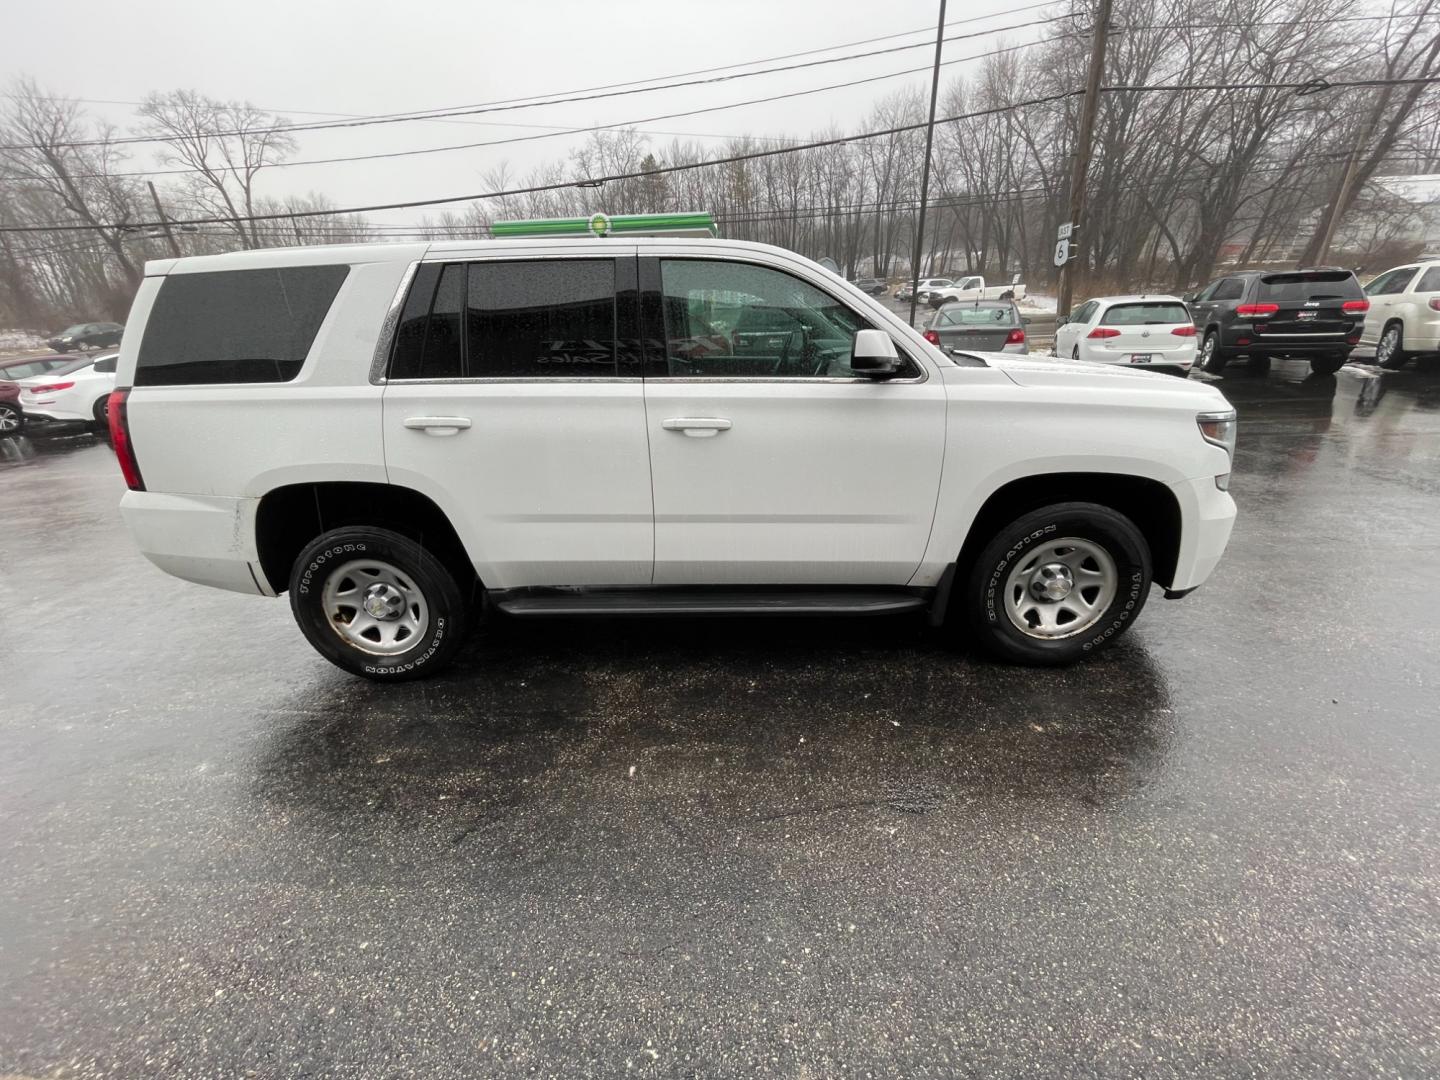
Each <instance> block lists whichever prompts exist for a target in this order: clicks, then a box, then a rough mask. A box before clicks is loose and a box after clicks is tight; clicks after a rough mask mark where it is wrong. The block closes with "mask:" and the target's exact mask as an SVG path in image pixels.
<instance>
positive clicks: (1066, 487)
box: [954, 472, 1182, 587]
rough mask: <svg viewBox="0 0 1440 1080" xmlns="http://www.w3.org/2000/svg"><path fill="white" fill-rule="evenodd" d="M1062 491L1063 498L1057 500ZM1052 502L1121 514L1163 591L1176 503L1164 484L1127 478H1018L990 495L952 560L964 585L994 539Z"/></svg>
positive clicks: (1176, 529)
mask: <svg viewBox="0 0 1440 1080" xmlns="http://www.w3.org/2000/svg"><path fill="white" fill-rule="evenodd" d="M1057 491H1063V492H1064V493H1065V494H1064V498H1063V499H1060V498H1057V497H1056V492H1057ZM1056 502H1092V503H1098V504H1099V505H1101V506H1105V507H1108V508H1110V509H1112V510H1114V511H1116V512H1117V513H1120V514H1124V515H1125V516H1126V517H1127V518H1129V519H1130V520H1131V521H1132V522H1134V523H1135V527H1136V528H1137V529H1139V530H1140V533H1141V535H1142V536H1144V537H1145V542H1146V544H1148V545H1149V547H1150V560H1151V567H1152V570H1153V573H1154V580H1155V581H1156V582H1157V583H1158V584H1159V585H1161V586H1165V587H1168V586H1169V585H1170V583H1171V582H1172V581H1173V580H1174V578H1175V567H1176V564H1177V563H1178V561H1179V558H1180V538H1181V527H1182V524H1181V516H1180V503H1179V501H1178V500H1177V499H1176V498H1175V493H1174V492H1173V491H1171V490H1170V488H1169V486H1168V485H1166V484H1165V483H1163V482H1161V481H1159V480H1155V479H1153V478H1151V477H1148V476H1136V475H1134V474H1131V473H1100V472H1067V473H1041V474H1036V475H1031V476H1022V477H1019V478H1017V479H1014V480H1011V481H1009V482H1008V483H1005V484H1002V485H1001V486H1000V487H998V488H996V489H995V490H994V491H993V492H991V494H990V496H989V497H988V498H987V499H986V500H985V502H984V503H983V504H982V505H981V507H980V509H979V511H978V512H977V513H976V514H975V517H974V519H973V520H972V521H971V523H970V528H969V530H968V531H967V532H966V534H965V541H964V543H963V544H962V545H961V548H960V553H959V555H958V556H957V557H956V560H955V574H954V580H956V581H960V582H964V581H966V580H967V579H968V577H969V573H970V570H971V569H972V568H973V566H974V564H975V560H976V559H977V558H978V557H979V555H980V552H981V550H982V549H983V548H984V547H985V545H986V544H987V543H989V542H990V540H991V539H992V538H993V537H994V535H995V533H996V532H997V531H998V530H1000V529H1001V528H1003V527H1004V526H1006V525H1008V524H1009V523H1010V522H1012V521H1014V520H1015V519H1016V518H1018V517H1020V516H1021V515H1023V514H1027V513H1029V512H1030V511H1032V510H1038V509H1040V508H1041V507H1042V506H1049V505H1051V504H1053V503H1056Z"/></svg>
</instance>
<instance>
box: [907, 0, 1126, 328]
mask: <svg viewBox="0 0 1440 1080" xmlns="http://www.w3.org/2000/svg"><path fill="white" fill-rule="evenodd" d="M1103 3H1105V4H1106V5H1107V6H1108V5H1109V3H1110V0H1103ZM944 48H945V0H940V23H939V25H938V26H936V27H935V71H934V73H933V74H932V75H931V76H930V123H928V124H927V125H925V165H924V167H923V168H922V169H921V170H920V212H919V213H918V214H916V215H915V258H914V259H912V260H911V262H910V325H911V326H914V325H915V307H916V305H917V304H918V303H919V302H920V297H918V296H917V295H916V289H917V288H918V287H919V285H920V253H921V251H922V250H923V248H924V246H925V203H926V202H927V201H928V200H929V198H930V148H931V146H932V145H933V144H934V142H935V101H936V99H937V98H938V97H939V96H940V52H941V50H942V49H944Z"/></svg>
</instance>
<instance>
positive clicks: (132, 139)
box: [0, 15, 1070, 150]
mask: <svg viewBox="0 0 1440 1080" xmlns="http://www.w3.org/2000/svg"><path fill="white" fill-rule="evenodd" d="M1068 18H1070V16H1069V15H1055V16H1051V17H1049V18H1044V19H1034V20H1032V21H1030V22H1026V23H1013V24H1011V25H1008V26H997V27H994V28H992V29H989V30H975V31H972V32H970V33H968V34H951V35H949V36H947V37H946V38H945V40H946V41H966V40H969V39H971V38H977V37H988V36H989V35H991V34H1003V33H1005V32H1006V31H1008V30H1024V29H1027V28H1029V27H1032V26H1046V25H1049V24H1051V23H1056V22H1061V21H1063V20H1065V19H1068ZM925 44H927V43H923V42H922V43H921V44H920V45H892V46H889V47H887V48H884V49H871V50H869V51H868V52H861V53H848V54H846V55H844V56H834V57H827V58H824V59H820V60H807V61H805V62H803V63H798V64H783V65H781V66H779V67H770V68H761V69H760V70H758V71H740V72H734V73H731V74H728V75H715V76H711V77H709V78H703V79H688V80H684V81H681V82H672V83H663V84H660V85H657V86H641V87H635V88H632V89H628V90H605V91H601V92H599V93H593V94H584V95H577V96H572V97H556V98H551V99H549V100H544V101H527V102H520V103H502V102H497V103H491V104H486V105H479V106H473V107H472V106H466V107H463V108H460V109H452V110H446V111H443V112H432V113H425V114H415V113H410V114H391V115H382V116H372V117H366V118H363V119H359V120H335V121H330V122H327V123H317V124H283V125H276V126H272V127H257V128H250V129H237V130H230V131H210V132H206V133H205V134H206V136H207V137H209V138H215V139H220V138H229V137H232V136H238V135H265V134H279V133H284V134H294V133H295V132H300V131H333V130H335V129H338V128H354V127H370V126H373V125H376V124H397V123H405V122H409V121H412V120H422V119H435V118H437V117H442V116H444V117H450V116H474V115H478V114H481V113H491V112H508V111H511V110H514V109H531V108H538V107H540V106H543V105H565V104H570V103H572V102H577V101H597V100H599V99H601V98H611V97H624V96H628V95H631V94H648V93H652V92H654V91H656V90H676V89H682V88H684V87H688V86H702V85H709V84H713V83H720V82H731V81H734V80H736V79H748V78H752V77H754V76H757V75H773V74H775V73H776V72H781V71H797V70H799V69H801V68H810V67H820V66H822V65H825V64H839V63H846V62H849V61H851V60H863V59H867V58H869V57H872V56H884V55H886V54H889V53H896V52H905V51H907V50H909V49H915V48H922V47H924V45H925ZM167 141H169V139H168V138H167V137H165V136H160V135H127V136H124V137H123V138H119V139H81V140H76V141H74V142H63V143H50V144H48V145H44V144H40V143H13V144H5V145H0V150H47V149H49V150H54V149H61V148H72V147H86V146H119V145H124V144H132V143H149V142H167Z"/></svg>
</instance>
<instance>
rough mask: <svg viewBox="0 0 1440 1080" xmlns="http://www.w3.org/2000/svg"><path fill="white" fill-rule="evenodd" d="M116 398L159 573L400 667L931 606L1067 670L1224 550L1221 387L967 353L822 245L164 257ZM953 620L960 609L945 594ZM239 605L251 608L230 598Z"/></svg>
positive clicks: (998, 645)
mask: <svg viewBox="0 0 1440 1080" xmlns="http://www.w3.org/2000/svg"><path fill="white" fill-rule="evenodd" d="M118 385H119V386H120V387H122V389H120V390H117V391H116V393H115V396H114V398H113V400H112V402H111V407H110V416H111V430H112V434H113V436H114V442H115V447H116V451H117V454H118V456H119V458H120V462H121V466H122V469H123V471H124V473H125V476H126V480H127V483H128V485H129V487H130V490H129V492H128V493H127V494H126V495H125V497H124V499H123V501H122V503H121V510H122V513H123V516H124V518H125V520H126V522H127V523H128V525H129V527H130V529H131V531H132V533H133V535H134V537H135V539H136V541H137V542H138V544H139V546H140V548H141V550H142V551H143V552H144V553H145V554H146V555H147V556H148V557H149V558H150V560H151V561H152V562H154V563H155V564H156V565H157V566H159V567H160V568H162V569H164V570H166V571H168V572H170V573H172V574H175V575H177V576H179V577H182V578H186V579H188V580H190V581H195V582H200V583H202V584H206V585H213V586H217V587H220V588H225V589H233V590H235V591H238V592H245V593H259V594H262V595H265V596H275V595H277V594H280V593H283V592H286V591H287V590H288V591H289V594H290V604H291V607H292V609H293V611H294V614H295V617H296V620H297V621H298V622H299V625H300V628H301V630H302V631H303V632H304V634H305V636H306V637H307V638H308V639H309V640H310V643H311V644H312V645H313V646H314V647H315V648H316V649H317V650H318V651H319V652H320V653H322V654H323V655H324V656H325V657H326V658H328V659H330V660H331V661H333V662H334V663H336V664H338V665H339V666H341V667H343V668H345V669H347V670H349V671H351V672H354V673H356V674H358V675H364V676H368V677H372V678H379V679H403V678H411V677H415V676H420V675H426V674H429V673H431V672H432V671H434V670H435V669H437V668H439V667H441V666H442V665H443V664H444V662H446V661H447V660H449V659H450V658H451V657H452V656H453V654H454V653H455V650H456V648H457V647H458V646H459V645H460V643H461V639H462V635H463V633H464V631H465V630H466V628H467V627H468V626H469V625H470V624H471V622H472V621H473V620H474V618H475V617H476V616H477V615H478V614H479V612H480V608H481V602H482V601H485V602H486V604H487V606H488V607H490V608H492V609H498V610H499V611H500V612H504V613H508V615H510V616H513V617H525V618H541V617H544V616H557V615H559V616H576V615H629V614H647V615H649V614H657V613H683V614H721V615H731V614H747V615H749V614H853V615H869V614H884V613H891V612H902V611H925V612H928V614H929V617H930V618H931V619H932V620H933V621H934V622H935V623H937V624H939V623H941V622H949V623H950V624H952V625H957V626H961V627H967V628H969V629H970V630H971V631H972V632H973V634H974V636H975V637H976V638H978V640H979V641H980V642H981V643H982V644H983V645H984V646H985V647H987V648H988V649H989V650H991V651H992V652H993V653H995V654H997V655H999V656H1001V657H1004V658H1008V659H1011V660H1016V661H1021V662H1027V663H1039V664H1056V663H1065V662H1068V661H1072V660H1075V659H1077V658H1080V657H1083V656H1085V655H1087V654H1089V653H1091V652H1093V651H1095V650H1096V649H1099V648H1101V647H1103V646H1104V645H1106V644H1108V643H1109V642H1111V641H1113V640H1114V639H1115V638H1116V637H1117V636H1118V635H1119V634H1121V633H1122V632H1123V631H1124V630H1125V629H1126V628H1127V627H1129V626H1130V624H1131V623H1133V622H1134V620H1135V617H1136V616H1137V615H1138V614H1139V612H1140V609H1141V607H1142V606H1143V605H1144V603H1145V599H1146V596H1147V594H1148V593H1149V591H1150V585H1151V582H1152V580H1153V581H1155V582H1157V583H1159V584H1160V585H1161V586H1162V587H1163V588H1164V589H1165V590H1166V593H1167V595H1171V596H1174V595H1179V594H1183V593H1186V592H1189V591H1190V590H1191V589H1193V588H1195V587H1196V586H1197V585H1199V584H1200V583H1201V582H1203V581H1204V580H1205V579H1206V578H1207V577H1208V576H1209V574H1210V572H1211V571H1212V570H1213V569H1214V567H1215V565H1216V563H1217V562H1218V561H1219V559H1220V556H1221V553H1222V552H1223V551H1224V549H1225V544H1226V542H1227V540H1228V539H1229V536H1230V528H1231V524H1232V522H1233V520H1234V516H1235V504H1234V503H1233V502H1232V501H1231V498H1230V496H1229V495H1228V494H1227V493H1226V488H1227V486H1228V481H1229V473H1230V460H1231V454H1232V451H1233V446H1234V437H1235V421H1234V417H1235V414H1234V411H1233V410H1232V409H1231V408H1230V406H1229V404H1228V403H1227V402H1226V400H1225V399H1224V398H1223V397H1222V396H1221V395H1220V394H1219V393H1218V392H1217V391H1216V390H1214V389H1213V388H1211V387H1208V386H1198V385H1190V384H1188V383H1185V382H1181V381H1180V380H1178V379H1162V378H1155V377H1152V376H1150V375H1149V374H1146V373H1128V372H1121V371H1116V370H1113V369H1106V368H1096V367H1090V366H1086V365H1077V364H1070V363H1055V362H1053V361H1040V362H1036V361H1028V362H1027V361H1024V360H1018V359H1013V358H1010V357H1001V356H998V355H988V354H983V353H977V354H974V355H973V356H972V355H965V354H960V355H942V354H941V352H940V351H939V350H938V349H936V348H934V347H932V346H931V345H929V344H927V343H926V341H925V339H924V338H923V337H921V335H920V333H919V332H918V331H915V330H912V329H911V328H910V327H908V326H907V325H906V324H905V322H904V321H903V320H901V319H899V318H898V317H896V316H895V315H893V314H892V313H891V312H890V311H888V310H887V309H886V307H885V306H884V305H882V304H881V303H879V302H877V301H875V300H874V299H872V298H871V297H869V296H867V295H865V293H863V292H861V291H860V290H859V289H856V288H855V287H853V286H851V285H849V284H847V283H845V282H844V281H841V280H839V279H838V278H837V277H836V275H834V274H831V273H829V272H827V271H826V270H824V269H822V268H821V267H820V266H818V265H816V264H815V263H813V262H811V261H809V260H808V259H804V258H801V257H800V256H798V255H795V254H792V253H791V252H788V251H783V250H781V249H779V248H774V247H768V246H765V245H760V244H750V243H740V242H731V241H725V240H714V239H701V240H682V239H660V238H653V237H646V238H639V239H636V238H628V237H627V238H616V237H610V238H604V239H600V238H590V239H545V240H514V241H512V240H504V241H475V242H458V241H451V242H445V243H434V244H428V245H427V244H396V245H367V246H355V247H330V248H292V249H288V250H276V251H250V252H237V253H234V254H228V255H217V256H203V257H198V258H190V259H182V260H174V261H163V262H156V263H151V264H150V265H149V266H148V267H147V268H146V277H145V279H144V283H143V285H142V286H141V288H140V291H139V294H138V296H137V297H136V300H135V304H134V308H133V309H132V312H131V317H130V323H129V330H128V332H127V333H126V335H125V340H124V345H123V348H122V352H121V361H120V368H119V383H118ZM947 616H948V618H947ZM235 617H236V618H237V619H243V618H245V617H246V616H245V613H244V610H243V609H240V608H237V609H236V615H235Z"/></svg>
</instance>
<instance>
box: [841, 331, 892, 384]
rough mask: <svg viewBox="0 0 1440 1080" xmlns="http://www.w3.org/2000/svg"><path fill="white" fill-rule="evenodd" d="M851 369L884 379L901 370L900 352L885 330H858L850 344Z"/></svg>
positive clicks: (856, 372) (859, 373) (857, 372)
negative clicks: (896, 349)
mask: <svg viewBox="0 0 1440 1080" xmlns="http://www.w3.org/2000/svg"><path fill="white" fill-rule="evenodd" d="M850 370H851V371H853V372H855V374H856V375H868V376H870V377H871V378H876V379H883V378H887V377H888V376H890V375H894V374H895V373H896V372H898V371H899V370H900V354H899V353H897V352H896V351H895V342H894V341H892V340H891V339H890V335H889V334H887V333H886V332H885V331H884V330H857V331H855V341H854V343H853V344H852V345H851V346H850Z"/></svg>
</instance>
